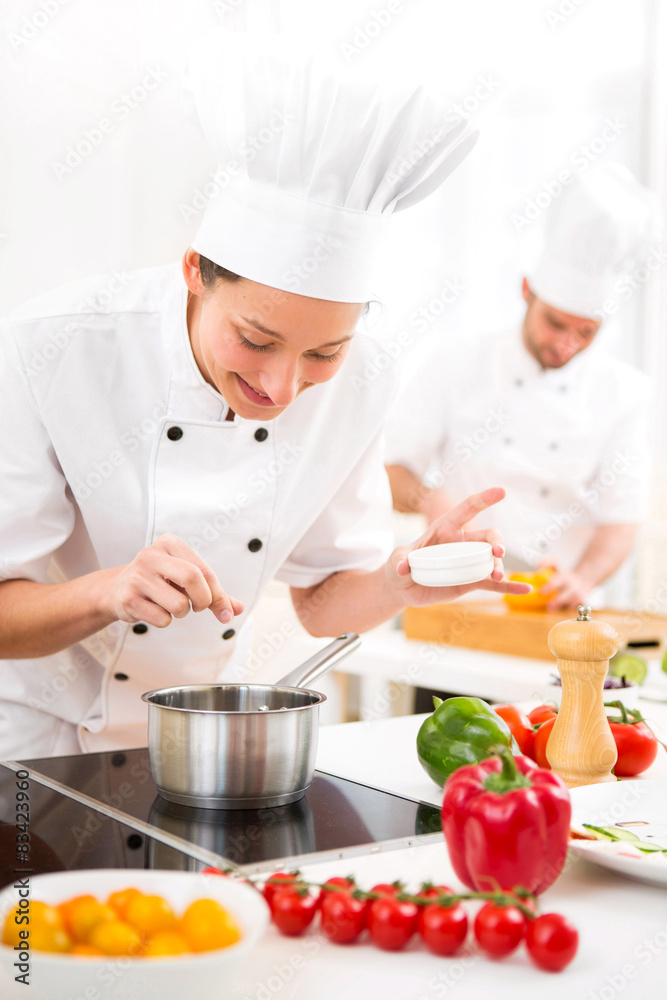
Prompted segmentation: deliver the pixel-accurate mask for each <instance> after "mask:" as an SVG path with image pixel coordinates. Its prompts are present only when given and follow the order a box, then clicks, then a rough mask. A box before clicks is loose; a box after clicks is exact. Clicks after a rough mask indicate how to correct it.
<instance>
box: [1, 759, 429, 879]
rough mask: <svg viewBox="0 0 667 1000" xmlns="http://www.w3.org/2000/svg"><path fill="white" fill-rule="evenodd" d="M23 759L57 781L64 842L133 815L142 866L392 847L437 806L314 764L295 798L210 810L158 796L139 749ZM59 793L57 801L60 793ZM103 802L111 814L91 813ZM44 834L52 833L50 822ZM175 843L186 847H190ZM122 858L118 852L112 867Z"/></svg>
mask: <svg viewBox="0 0 667 1000" xmlns="http://www.w3.org/2000/svg"><path fill="white" fill-rule="evenodd" d="M25 766H26V767H27V768H29V769H30V771H31V785H32V786H33V787H34V788H37V787H39V782H40V780H46V781H52V782H53V783H54V785H56V787H57V788H58V789H60V790H58V791H51V792H50V793H49V794H50V795H51V796H53V795H55V796H56V797H57V798H56V799H53V802H56V801H57V802H58V814H59V817H60V818H59V819H56V818H55V816H54V821H55V825H56V826H57V825H60V824H61V820H62V821H64V823H65V826H67V827H69V829H70V833H69V834H68V837H69V839H70V840H71V839H72V833H71V830H72V829H73V828H75V829H76V837H75V840H76V838H77V837H78V839H82V842H86V843H89V842H92V841H91V838H93V837H94V836H95V835H96V831H97V834H99V827H100V824H102V825H106V826H107V827H109V829H111V828H112V827H114V826H120V825H121V824H122V825H124V826H127V827H132V822H135V824H136V825H135V826H134V829H135V831H136V830H138V831H139V833H140V834H142V835H143V838H142V848H143V850H142V851H141V852H137V853H141V854H142V855H143V865H144V866H145V867H148V868H188V869H192V870H196V869H198V868H201V867H202V865H203V864H204V863H210V862H211V858H210V856H209V855H208V854H207V852H210V853H211V854H215V855H219V856H222V857H224V858H227V859H229V861H231V862H232V863H233V864H235V865H239V866H250V867H256V868H258V869H260V868H262V867H266V866H267V865H268V864H269V862H271V861H273V860H274V859H284V858H294V857H297V856H300V855H304V854H318V855H319V854H325V855H327V854H332V855H334V856H336V855H344V854H345V853H350V854H357V853H362V849H363V848H364V847H365V849H366V850H370V847H369V845H373V844H377V843H381V842H384V841H399V843H397V844H396V846H403V845H402V844H401V843H400V842H403V843H407V842H409V841H414V838H415V836H420V835H424V834H432V833H436V832H438V831H439V830H440V815H439V810H438V809H437V808H436V807H434V806H432V805H428V804H426V803H421V802H416V801H413V800H411V799H406V798H402V797H401V796H399V795H391V794H389V793H387V792H383V791H379V790H377V789H374V788H369V787H367V786H366V785H361V784H358V783H356V782H353V781H348V780H345V779H343V778H338V777H334V776H333V775H329V774H325V773H323V772H320V771H316V772H315V777H314V779H313V782H312V784H311V786H310V788H309V789H308V791H307V792H306V794H305V796H304V797H303V798H302V799H301V800H300V801H298V802H294V803H292V804H291V805H287V806H279V807H275V808H271V809H243V810H241V809H239V810H215V809H193V808H190V807H188V806H180V805H175V804H173V803H170V802H167V801H166V800H165V799H163V798H162V796H161V795H159V793H158V791H157V788H156V787H155V785H154V783H153V780H152V778H151V773H150V767H149V761H148V750H147V749H139V750H125V751H121V752H119V751H114V752H109V753H95V754H81V755H78V756H71V757H52V758H44V759H42V760H32V761H26V762H25ZM0 771H2V772H5V771H6V769H5V768H0ZM61 786H62V787H61ZM42 791H43V790H42ZM39 794H40V795H41V794H42V792H41V791H40V792H39ZM77 795H79V796H82V797H83V798H84V804H81V803H80V802H77V801H72V799H71V798H68V797H69V796H77ZM63 797H64V798H65V800H66V801H61V800H62V799H63ZM86 797H89V799H90V800H94V801H88V799H87V798H86ZM68 801H69V806H68V805H67V802H68ZM109 807H110V811H111V812H112V813H113V817H112V818H111V819H109V818H107V817H105V816H103V815H100V812H99V810H100V809H104V808H109ZM68 809H71V815H70V814H68ZM115 810H119V811H120V813H122V814H124V815H123V816H119V815H118V814H117V813H115ZM75 813H76V816H75ZM114 817H115V818H114ZM3 818H4V817H3ZM146 824H148V826H149V827H150V829H147V828H146ZM151 834H152V835H151ZM50 835H51V839H53V837H54V836H55V835H56V833H55V828H54V829H53V830H51V833H50ZM158 838H161V839H158ZM174 838H178V839H177V840H175V839H174ZM183 842H187V844H188V845H191V847H192V850H191V853H189V852H188V848H187V845H185V844H184V843H183ZM133 843H135V845H136V843H137V841H136V839H135V840H134V841H133ZM174 845H176V847H180V850H179V849H176V848H175V846H174ZM79 853H80V852H79ZM197 855H198V856H197ZM135 856H136V855H133V859H134V857H135ZM73 861H74V863H73V864H68V865H67V867H86V868H87V867H91V864H90V858H85V859H84V861H83V862H82V863H81V864H79V863H78V855H77V858H74V859H73ZM122 865H123V862H122V860H120V865H119V863H118V861H117V862H116V864H115V865H114V866H122Z"/></svg>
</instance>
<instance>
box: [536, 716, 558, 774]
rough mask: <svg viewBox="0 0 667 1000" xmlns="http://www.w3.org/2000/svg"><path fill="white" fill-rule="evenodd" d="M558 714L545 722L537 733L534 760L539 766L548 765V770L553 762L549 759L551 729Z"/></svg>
mask: <svg viewBox="0 0 667 1000" xmlns="http://www.w3.org/2000/svg"><path fill="white" fill-rule="evenodd" d="M556 719H557V716H556V715H554V717H553V719H549V720H548V721H547V722H543V723H542V725H541V726H540V728H539V729H538V730H537V732H536V733H535V749H534V752H533V760H534V761H535V763H536V764H537V765H538V767H546V769H547V770H548V771H550V770H551V764H550V763H549V761H548V760H547V743H548V742H549V737H550V736H551V730H552V729H553V727H554V723H555V722H556Z"/></svg>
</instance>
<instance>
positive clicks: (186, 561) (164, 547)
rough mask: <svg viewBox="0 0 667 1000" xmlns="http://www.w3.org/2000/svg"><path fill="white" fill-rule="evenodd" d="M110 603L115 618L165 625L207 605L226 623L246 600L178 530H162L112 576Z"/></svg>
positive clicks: (116, 619) (238, 611)
mask: <svg viewBox="0 0 667 1000" xmlns="http://www.w3.org/2000/svg"><path fill="white" fill-rule="evenodd" d="M107 604H108V606H107V608H106V610H107V611H108V613H109V614H111V615H112V616H113V620H114V621H122V622H147V623H148V624H149V625H154V626H155V627H156V628H165V626H167V625H169V623H170V622H171V619H172V617H173V618H185V616H186V615H187V614H189V613H190V611H191V610H192V611H204V610H205V609H206V608H208V609H209V610H210V611H212V612H213V614H214V615H215V617H216V618H217V619H218V620H219V621H221V622H222V623H223V624H226V623H227V622H230V621H231V620H232V618H233V617H234V615H240V614H241V612H242V611H243V605H242V604H241V602H240V601H237V600H235V599H234V598H233V597H229V595H228V594H226V593H225V591H224V590H223V589H222V585H221V584H220V581H219V580H218V578H217V576H216V575H215V573H214V572H213V570H212V569H211V567H210V566H209V565H208V564H207V563H205V562H204V560H203V559H202V558H201V556H199V555H197V553H196V552H195V551H194V550H193V549H191V548H190V546H189V545H186V543H185V542H184V541H182V540H181V539H180V538H177V537H176V535H160V537H159V538H158V539H156V540H155V541H154V542H153V544H152V545H149V546H147V547H146V548H145V549H142V550H141V551H140V552H139V554H138V555H137V557H136V558H135V559H133V560H132V562H131V563H128V564H127V565H126V566H118V567H117V570H116V572H115V575H114V576H113V577H112V584H111V587H110V589H109V593H108V601H107Z"/></svg>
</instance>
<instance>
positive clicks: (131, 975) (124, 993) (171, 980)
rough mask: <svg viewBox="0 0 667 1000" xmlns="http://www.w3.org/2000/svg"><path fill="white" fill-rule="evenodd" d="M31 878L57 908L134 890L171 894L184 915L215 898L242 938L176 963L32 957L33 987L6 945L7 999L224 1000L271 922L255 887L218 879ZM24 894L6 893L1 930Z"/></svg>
mask: <svg viewBox="0 0 667 1000" xmlns="http://www.w3.org/2000/svg"><path fill="white" fill-rule="evenodd" d="M16 877H17V879H18V878H20V877H21V876H16ZM29 878H30V882H29V889H30V898H31V899H34V900H38V899H39V900H42V901H43V902H45V903H52V904H57V903H62V902H64V901H65V900H66V899H69V898H71V897H72V896H78V895H83V894H84V893H91V894H92V895H93V896H96V897H97V898H98V899H99V900H101V901H104V900H105V899H106V898H107V897H108V895H109V893H111V892H115V891H116V890H119V889H126V888H128V887H129V886H134V887H135V888H136V889H139V890H141V891H142V892H145V893H150V894H155V895H159V896H164V898H165V899H166V900H167V902H169V903H170V904H171V906H172V907H173V909H174V910H175V912H176V913H177V915H179V916H180V915H181V914H182V913H183V910H184V909H185V908H186V907H187V906H189V904H190V903H192V902H194V900H195V899H215V900H217V902H218V903H220V905H221V906H224V907H225V909H228V910H229V912H230V913H231V914H233V916H234V917H235V918H236V920H237V921H238V923H239V926H240V928H241V931H242V934H243V936H242V938H241V940H240V941H238V942H237V943H236V944H233V945H230V946H229V947H228V948H221V949H219V950H217V951H208V952H198V953H196V954H192V955H190V954H188V955H175V956H173V957H170V958H125V957H120V956H119V957H115V956H109V957H104V958H95V957H83V956H76V955H60V954H54V953H52V952H45V951H30V973H29V983H30V985H29V987H28V989H26V987H25V986H24V985H22V984H21V983H17V982H16V981H15V979H14V977H15V976H16V975H19V974H20V973H19V971H18V970H17V969H15V968H14V962H16V961H18V958H17V952H15V951H14V950H13V949H12V948H10V947H9V945H5V944H0V997H2V1000H14V998H23V1000H25V998H26V997H29V998H30V1000H67V998H74V997H94V998H95V1000H116V998H119V997H124V998H128V1000H129V998H136V1000H144V998H148V997H159V998H160V1000H183V998H184V997H197V1000H212V998H214V997H215V998H217V1000H219V998H220V997H223V996H231V989H230V984H231V980H232V977H233V976H234V974H235V973H236V970H237V968H238V967H239V965H240V964H241V962H242V961H243V960H244V959H245V957H246V956H247V955H248V953H249V952H250V951H251V949H252V948H253V947H254V946H255V945H256V944H257V942H258V940H259V938H260V937H261V936H262V934H263V933H264V930H265V928H266V926H267V923H268V919H269V910H268V906H267V905H266V902H265V901H264V899H263V898H262V896H261V894H260V893H259V892H257V890H256V889H253V888H252V887H251V886H249V885H244V884H243V882H237V881H236V880H235V879H229V878H223V877H221V876H219V875H201V874H199V873H195V872H172V871H159V870H151V871H144V870H136V869H129V868H128V869H124V868H123V869H118V868H109V869H91V870H88V871H71V872H53V873H51V874H48V875H31V876H30V877H29ZM18 891H19V890H18V889H17V888H15V887H14V885H13V884H11V885H8V886H6V887H5V888H4V889H3V890H2V892H0V921H1V924H0V926H4V923H5V918H6V916H7V913H8V912H10V911H11V910H15V909H16V906H17V903H18V900H19V895H18Z"/></svg>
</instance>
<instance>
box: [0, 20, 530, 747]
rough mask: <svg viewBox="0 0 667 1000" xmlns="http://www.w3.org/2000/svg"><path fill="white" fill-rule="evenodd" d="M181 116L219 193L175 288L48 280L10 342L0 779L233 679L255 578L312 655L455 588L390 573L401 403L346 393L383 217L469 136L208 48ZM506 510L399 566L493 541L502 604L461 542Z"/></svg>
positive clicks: (123, 738) (130, 738) (144, 277)
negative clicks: (48, 288) (177, 692)
mask: <svg viewBox="0 0 667 1000" xmlns="http://www.w3.org/2000/svg"><path fill="white" fill-rule="evenodd" d="M186 96H187V99H188V100H189V102H190V106H191V109H193V110H194V111H195V112H196V114H197V116H198V118H199V121H200V123H201V126H202V127H203V129H204V132H205V134H206V135H207V137H208V139H209V140H210V141H211V143H212V144H213V147H214V149H215V151H216V153H217V154H218V157H219V160H220V162H222V163H225V164H227V166H228V168H229V173H230V176H231V177H232V180H231V182H230V184H229V185H228V186H227V188H225V189H224V190H223V191H222V193H221V194H220V196H219V197H218V198H217V199H216V200H215V201H213V202H211V203H210V204H209V206H208V208H207V211H206V213H205V217H204V220H203V223H202V226H201V228H200V230H199V232H198V233H197V235H196V237H195V239H194V241H193V245H192V247H191V248H189V249H188V250H187V252H186V253H185V255H184V258H183V261H182V266H181V267H178V266H176V265H170V266H166V267H159V268H150V269H146V270H143V271H139V272H135V273H134V274H132V275H131V276H130V277H129V278H128V279H127V281H126V283H125V285H124V286H123V287H122V288H120V289H117V290H116V291H115V292H114V293H113V295H111V294H106V295H102V291H103V290H106V291H107V293H108V288H109V284H108V279H105V278H98V279H92V280H89V281H83V282H77V283H74V284H71V285H68V286H65V287H64V288H62V289H59V290H57V291H56V292H54V293H49V294H48V295H46V296H44V297H42V298H41V299H40V300H37V301H36V303H32V304H31V305H30V306H29V307H26V308H24V309H23V310H22V311H21V312H19V313H17V314H15V315H14V316H13V317H12V319H11V320H10V321H9V322H7V323H6V324H5V326H4V328H3V335H2V353H1V354H0V383H1V385H0V398H2V400H3V403H4V422H5V434H4V435H3V439H2V442H1V443H0V468H1V469H2V484H3V485H2V491H1V495H0V511H1V517H0V580H1V581H2V582H1V583H0V657H2V658H3V659H4V662H3V663H2V665H1V669H2V691H1V694H0V698H1V699H2V700H1V701H0V759H6V758H7V757H19V758H21V757H30V756H32V757H35V756H43V755H49V754H64V753H76V752H79V751H80V750H81V749H83V750H106V749H112V748H116V747H132V746H140V745H145V743H146V730H145V706H144V705H143V703H142V702H141V699H140V695H141V693H142V692H144V691H146V690H148V689H150V688H155V687H161V686H166V685H171V684H187V683H192V682H204V681H212V680H217V679H221V678H230V677H233V678H234V679H236V680H238V679H239V678H240V677H241V676H243V674H242V664H243V659H244V644H243V642H240V639H243V633H244V624H245V621H246V619H247V615H248V613H249V611H250V610H251V609H252V607H253V605H254V604H255V603H256V601H257V599H258V598H259V596H260V595H261V593H262V590H263V588H264V587H265V585H266V584H267V583H268V581H270V580H271V579H272V578H273V577H277V578H278V579H280V580H283V581H286V582H287V583H288V584H289V585H290V587H291V593H292V598H293V601H294V605H295V608H296V610H297V612H298V614H299V616H300V618H301V620H302V621H303V622H304V624H305V625H306V627H307V628H308V629H309V631H310V632H311V633H312V634H314V635H320V636H330V635H336V634H338V633H340V632H342V631H345V630H354V631H358V632H362V631H364V630H366V629H369V628H371V627H373V626H374V625H377V624H379V623H380V622H382V621H384V620H386V619H387V618H389V617H391V616H393V615H395V614H397V613H398V612H400V611H401V610H402V609H403V608H404V607H406V606H408V605H419V604H425V603H429V602H432V601H442V600H449V599H451V598H453V597H455V596H457V595H458V594H460V593H463V592H465V591H467V590H469V589H472V588H471V587H458V588H456V587H450V588H445V589H431V588H429V589H427V588H421V587H419V586H417V585H416V584H414V583H413V582H412V579H411V577H410V574H409V568H408V564H407V559H406V550H404V549H402V550H396V551H395V552H394V553H393V554H392V555H391V556H390V557H389V558H388V559H387V553H388V551H389V548H390V545H389V544H388V542H389V540H390V533H389V523H388V518H389V511H390V498H389V493H388V488H387V484H386V477H385V476H384V473H383V471H382V449H381V431H382V425H383V420H384V417H385V413H386V410H387V407H388V405H389V403H390V401H391V397H392V393H393V381H392V378H391V376H390V375H389V373H387V372H381V373H380V374H379V375H378V376H377V377H376V378H375V379H373V380H371V379H369V378H368V377H367V376H365V375H364V369H366V371H367V370H368V362H369V360H372V359H373V357H374V353H375V350H374V347H373V344H372V342H371V341H370V340H369V339H368V338H366V337H365V336H364V335H363V334H361V333H358V332H357V333H355V329H356V327H357V325H358V323H359V320H360V318H361V316H362V314H363V312H364V308H365V303H366V302H367V300H368V299H369V297H370V296H371V294H372V291H373V270H372V268H373V265H374V263H375V262H376V260H377V257H378V248H379V245H381V243H382V241H383V239H384V234H385V232H386V228H385V227H386V224H387V221H388V218H389V216H390V214H391V213H392V212H393V211H395V210H399V209H403V208H406V207H408V206H409V205H411V204H414V203H416V202H418V201H420V200H421V199H422V198H424V197H425V196H426V195H427V194H429V193H430V192H431V191H433V190H434V189H435V188H436V187H437V186H438V185H439V184H440V183H441V182H442V181H443V180H444V178H445V177H446V176H447V175H448V174H449V173H450V172H451V170H453V169H454V167H455V166H456V165H457V164H458V163H459V162H460V161H461V159H463V157H464V156H465V155H466V154H467V152H468V151H469V149H470V148H471V146H472V145H473V143H474V138H475V137H474V135H471V134H470V133H469V132H468V131H467V130H466V128H465V124H464V123H463V122H462V121H461V120H460V119H456V118H453V117H452V116H451V115H448V113H447V111H446V108H445V107H444V106H443V104H442V103H441V101H439V100H437V99H435V98H434V97H433V96H430V95H429V94H427V93H426V92H425V91H424V90H423V89H422V88H413V89H411V90H405V91H403V92H398V91H396V92H392V93H388V92H386V91H384V92H382V91H380V90H379V89H378V88H376V87H375V86H373V85H372V84H367V83H364V82H363V81H360V80H354V79H352V78H341V77H340V76H339V77H334V76H332V75H331V74H329V73H328V71H327V70H326V68H325V67H324V65H323V64H322V63H321V62H318V63H317V65H315V64H314V59H312V58H309V57H304V56H302V55H300V54H299V53H296V52H294V51H291V52H290V51H288V49H287V47H286V46H285V44H284V42H283V41H282V40H281V42H280V50H277V48H276V46H275V40H274V38H272V37H271V36H265V37H263V38H260V39H258V38H253V39H252V40H250V39H249V37H248V36H244V35H228V34H227V33H226V32H224V31H223V30H222V29H221V30H220V31H218V32H213V33H211V34H209V36H208V38H207V41H206V42H205V43H204V44H203V45H201V46H200V48H199V50H198V51H197V53H196V54H195V55H194V56H193V57H192V59H191V62H190V68H189V75H188V81H187V87H186ZM360 109H361V112H360ZM249 137H253V139H255V141H254V142H253V143H251V142H249ZM258 137H259V138H258ZM110 300H111V301H110ZM7 424H9V428H7ZM503 495H504V494H503V491H502V490H499V489H492V490H487V491H486V492H484V493H481V494H478V495H477V496H474V497H471V498H470V499H468V500H466V501H465V502H464V503H462V504H461V505H460V506H459V507H458V508H456V510H454V511H452V512H451V513H450V514H448V515H447V516H446V517H444V518H443V519H442V520H441V521H440V522H438V523H437V524H435V525H433V526H432V528H431V529H430V530H429V532H428V534H427V535H425V536H424V537H422V538H421V539H420V540H419V541H418V542H416V543H415V547H416V546H418V545H427V544H431V543H435V542H444V541H451V540H456V539H461V538H464V537H468V538H487V539H488V540H490V541H491V542H492V543H493V551H494V555H495V556H496V557H497V561H496V568H495V570H494V572H493V574H492V575H491V577H489V579H488V580H486V581H485V582H484V583H483V584H482V585H481V586H483V587H484V588H485V589H490V590H499V591H503V592H507V591H512V592H521V591H522V589H523V588H521V586H520V585H512V584H508V583H506V582H503V573H502V564H501V562H500V559H501V557H502V555H503V547H502V543H501V541H500V537H499V536H498V535H497V533H493V532H474V533H472V532H468V533H466V532H465V530H464V526H465V524H466V522H467V521H468V520H470V519H471V518H472V517H473V516H474V515H476V514H477V513H479V512H480V511H482V510H483V509H485V508H486V507H488V506H489V505H491V504H494V503H496V502H497V501H498V500H500V499H502V496H503ZM166 626H169V627H168V628H167V627H166ZM246 632H247V630H246ZM239 665H240V667H239ZM240 670H241V672H240ZM246 677H247V673H246Z"/></svg>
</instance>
